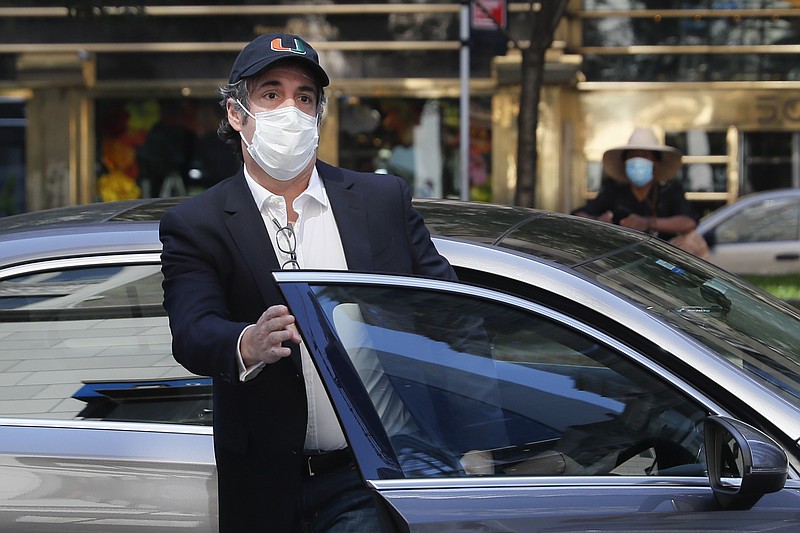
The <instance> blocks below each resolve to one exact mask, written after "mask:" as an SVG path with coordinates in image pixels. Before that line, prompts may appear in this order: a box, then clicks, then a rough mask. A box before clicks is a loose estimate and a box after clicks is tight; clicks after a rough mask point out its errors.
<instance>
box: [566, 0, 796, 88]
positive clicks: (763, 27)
mask: <svg viewBox="0 0 800 533" xmlns="http://www.w3.org/2000/svg"><path fill="white" fill-rule="evenodd" d="M650 4H651V5H650V6H646V9H642V4H641V2H634V1H632V0H631V1H627V0H619V1H616V2H608V1H605V0H585V1H584V2H583V9H584V10H585V11H586V12H588V13H591V14H592V16H590V17H586V18H584V20H583V21H582V29H583V31H582V40H583V42H582V46H583V47H585V48H586V52H585V55H584V61H583V73H584V75H585V76H586V79H587V80H589V81H612V80H613V81H643V80H646V81H664V82H676V81H691V82H701V81H771V80H797V79H800V68H798V66H797V62H796V61H794V60H793V55H792V54H786V53H783V52H781V51H778V50H777V49H776V52H775V53H769V52H767V53H753V52H752V51H751V50H742V51H741V52H739V53H735V48H731V47H744V48H747V47H749V46H753V45H775V46H779V45H796V44H797V43H798V42H800V30H798V28H800V19H799V18H798V17H797V16H793V15H787V14H779V15H776V14H773V13H771V12H770V8H785V7H786V6H785V4H786V3H785V2H780V1H778V0H753V1H746V0H745V1H742V0H736V1H710V0H709V1H700V2H697V1H694V2H688V1H685V0H676V1H671V2H669V1H668V2H659V3H658V5H656V4H655V3H652V2H651V3H650ZM670 10H673V12H672V13H670V12H669V11H670ZM680 10H683V12H680ZM718 10H724V12H722V11H718ZM734 10H746V11H742V14H741V15H739V14H733V15H732V14H730V12H731V11H734ZM615 11H619V12H620V14H616V13H615ZM631 12H634V13H635V14H634V16H631V15H630V13H631ZM687 13H688V14H687ZM630 46H634V47H635V46H643V47H644V46H646V47H650V48H651V51H649V52H648V53H641V54H639V53H635V52H634V53H631V52H629V51H623V50H622V49H624V48H626V47H630ZM691 47H711V48H710V49H706V50H698V49H692V48H691Z"/></svg>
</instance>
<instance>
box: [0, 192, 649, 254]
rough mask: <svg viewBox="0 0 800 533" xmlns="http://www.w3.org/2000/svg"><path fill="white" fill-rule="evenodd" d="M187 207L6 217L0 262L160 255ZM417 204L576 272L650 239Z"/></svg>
mask: <svg viewBox="0 0 800 533" xmlns="http://www.w3.org/2000/svg"><path fill="white" fill-rule="evenodd" d="M183 200H184V198H155V199H141V200H126V201H120V202H100V203H93V204H86V205H79V206H70V207H62V208H55V209H48V210H42V211H34V212H30V213H25V214H20V215H14V216H9V217H5V218H0V247H2V249H3V253H2V254H1V255H0V257H1V259H0V263H2V264H5V265H8V264H13V263H15V262H18V261H30V260H36V259H38V258H42V257H46V256H51V257H52V256H58V255H60V253H63V254H69V255H73V256H74V255H86V254H91V253H97V252H99V251H101V250H105V251H114V250H115V249H117V248H118V249H119V251H120V252H125V251H128V252H134V251H145V250H149V251H157V250H160V246H161V244H160V242H159V241H158V221H159V220H160V219H161V216H162V215H163V214H164V212H166V210H168V209H169V208H171V207H173V206H175V205H177V204H178V203H180V202H181V201H183ZM414 205H415V207H416V208H417V209H418V211H419V212H420V213H421V214H422V216H423V218H424V219H425V223H426V225H427V227H428V228H429V230H430V232H431V234H433V235H435V236H440V237H447V238H452V239H459V240H469V241H474V242H478V243H481V244H488V245H499V246H501V247H504V248H511V249H514V250H517V251H522V252H526V253H529V254H531V255H534V256H537V257H541V258H544V259H547V260H551V261H555V262H557V263H561V264H564V265H570V266H572V265H576V264H580V263H583V262H586V261H589V260H591V259H593V258H596V257H600V256H604V255H608V254H611V253H612V252H614V251H615V250H619V249H623V248H627V247H630V246H632V245H635V244H637V243H639V242H642V241H646V240H648V239H649V237H648V236H646V235H644V234H640V233H638V232H633V231H630V230H625V229H624V228H620V227H615V226H611V225H609V224H603V223H599V222H596V221H593V220H589V219H585V218H579V217H573V216H571V215H565V214H561V213H553V212H549V211H543V210H538V209H531V208H525V207H517V206H505V205H498V204H488V203H482V202H464V201H459V200H438V199H415V200H414ZM120 233H126V235H125V237H124V238H120Z"/></svg>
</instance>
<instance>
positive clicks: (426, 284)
mask: <svg viewBox="0 0 800 533" xmlns="http://www.w3.org/2000/svg"><path fill="white" fill-rule="evenodd" d="M274 275H275V277H276V279H277V280H278V282H279V284H280V285H281V288H282V290H283V291H284V294H285V295H286V296H287V300H288V301H289V303H290V307H291V306H295V307H297V306H302V307H305V308H306V309H305V310H304V311H303V312H305V311H307V310H308V309H307V308H308V304H309V301H308V299H307V298H308V295H309V294H310V293H311V292H312V291H311V289H310V286H311V285H317V284H340V283H353V284H359V285H362V284H367V285H375V286H392V285H395V286H404V287H413V288H419V289H425V290H435V291H443V292H449V293H457V294H463V295H467V296H469V297H476V298H488V299H491V300H498V299H499V300H500V301H502V302H503V303H504V304H506V305H511V306H513V307H516V308H519V309H522V310H524V311H525V312H533V313H535V314H537V315H540V316H542V317H544V318H547V319H549V320H555V321H556V322H558V323H560V324H562V325H563V326H565V327H568V328H570V329H573V330H576V331H581V332H585V333H590V335H591V336H592V337H593V338H594V339H596V340H597V341H599V342H601V343H602V344H603V345H604V346H607V347H609V348H611V349H612V350H614V351H616V352H618V353H621V354H623V355H624V356H625V357H626V358H628V359H630V360H631V361H633V362H635V363H636V364H638V365H639V366H640V367H642V368H643V369H645V370H646V371H648V372H650V373H651V374H653V375H654V376H655V377H656V378H657V379H659V380H666V381H667V382H668V383H670V384H671V386H673V387H674V388H678V389H680V390H681V391H682V392H681V394H684V395H686V396H687V397H688V398H691V399H692V400H694V401H695V402H696V403H697V404H699V405H700V406H702V408H703V409H705V410H706V411H707V412H709V413H713V414H726V413H725V410H724V409H722V408H721V407H720V406H718V405H716V403H715V402H713V401H712V400H710V399H709V398H708V397H706V396H705V395H703V394H702V393H701V392H700V391H697V390H696V389H694V388H693V387H691V386H690V385H689V384H688V383H686V382H685V381H684V380H683V379H681V378H680V377H678V376H677V375H674V374H673V373H671V372H670V371H668V370H667V369H665V368H663V367H662V366H661V365H659V364H657V363H655V362H654V361H652V360H650V359H649V358H647V357H646V356H645V355H643V354H641V353H639V352H637V351H635V350H634V349H633V348H631V347H630V346H628V345H627V344H625V343H623V342H621V341H620V340H618V339H615V338H613V337H610V336H609V335H606V334H605V333H603V332H601V331H598V330H596V329H595V328H593V327H590V326H588V325H587V324H584V323H582V322H581V321H579V320H577V319H575V318H572V317H569V316H566V315H563V314H561V313H560V312H557V311H555V310H552V309H549V308H546V307H543V306H541V305H539V304H536V303H534V302H530V301H527V300H523V299H521V298H518V297H515V296H511V295H508V294H503V293H498V292H496V291H493V290H491V289H485V288H480V287H475V286H469V285H464V284H460V283H454V282H446V281H439V280H423V279H421V278H408V277H401V276H386V275H367V274H353V273H316V272H302V273H286V272H278V273H274ZM301 302H302V303H301ZM316 306H317V302H315V301H314V300H313V298H312V303H311V307H316ZM302 314H303V313H299V315H296V316H298V326H299V327H300V329H301V333H302V334H303V335H307V336H308V338H307V339H306V340H307V341H309V342H310V343H311V344H312V345H314V346H316V347H317V348H318V349H317V350H312V352H314V354H315V360H316V363H317V364H318V365H319V367H320V371H321V374H323V377H324V378H325V379H326V382H327V383H338V384H340V385H341V383H343V382H346V386H348V387H353V384H354V383H358V384H359V385H360V382H359V380H358V377H354V376H352V373H353V372H354V371H353V370H352V368H350V369H349V370H348V368H349V365H350V363H349V359H348V356H347V355H346V352H345V350H344V348H343V346H342V345H341V342H339V339H338V338H335V340H336V342H329V341H330V340H331V336H332V335H334V333H333V331H332V330H331V325H330V324H327V323H326V324H324V325H322V324H320V323H321V322H327V321H326V320H320V319H321V318H322V316H323V310H322V309H319V308H316V309H314V311H313V313H311V314H308V315H306V316H305V317H302V316H301V315H302ZM312 317H313V318H312ZM309 322H310V323H312V324H313V323H314V322H317V323H316V324H313V325H312V326H311V329H312V331H303V329H304V328H308V327H309ZM323 339H325V342H322V341H323ZM323 347H324V349H322V348H323ZM334 369H335V371H334ZM348 373H349V374H351V375H349V376H348ZM334 389H336V387H334ZM354 390H355V389H354ZM349 394H350V397H347V396H346V395H344V394H342V391H341V390H334V391H333V392H332V393H331V396H332V399H333V400H334V404H335V405H336V406H337V409H339V410H340V411H341V412H347V411H349V412H355V413H358V414H357V416H356V417H355V420H354V419H349V418H348V417H343V419H342V422H343V424H344V425H345V426H349V427H347V428H346V431H347V433H348V435H351V434H352V435H355V436H356V437H357V438H356V439H355V440H356V441H358V442H352V441H351V444H352V445H354V447H359V446H362V445H365V442H364V440H363V439H364V438H365V437H367V440H371V442H369V443H366V447H364V448H362V450H363V451H365V452H366V453H364V454H359V457H362V456H365V455H366V456H372V457H373V458H374V457H381V459H380V460H372V462H371V463H370V464H367V465H362V471H363V472H364V475H365V477H366V478H367V479H368V480H369V479H372V480H378V479H381V478H384V479H386V478H392V477H401V476H402V472H401V469H400V467H399V465H398V464H397V463H396V461H394V460H393V459H392V460H387V459H386V457H387V456H392V455H393V452H392V448H391V446H390V445H389V444H388V437H387V436H386V434H385V432H384V431H383V426H381V425H380V422H379V421H378V420H377V414H376V413H375V411H374V408H373V406H372V404H371V403H370V401H369V397H368V396H367V393H366V390H364V389H363V386H361V388H360V394H355V395H354V394H353V390H350V391H349ZM354 396H360V397H355V398H354ZM354 403H355V404H361V405H360V406H358V405H354ZM366 406H369V407H368V408H367V407H366ZM364 413H368V414H366V415H364ZM362 415H364V416H365V418H362V419H359V417H360V416H362ZM364 428H367V431H365V429H364ZM370 433H371V434H372V436H371V437H369V434H370ZM661 479H663V477H662V478H661Z"/></svg>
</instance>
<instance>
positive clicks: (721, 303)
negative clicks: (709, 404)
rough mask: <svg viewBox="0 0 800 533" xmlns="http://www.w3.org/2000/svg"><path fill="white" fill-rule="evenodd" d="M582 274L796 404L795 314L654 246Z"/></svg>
mask: <svg viewBox="0 0 800 533" xmlns="http://www.w3.org/2000/svg"><path fill="white" fill-rule="evenodd" d="M581 270H582V271H583V272H584V273H587V274H589V275H591V276H593V277H594V278H595V279H596V280H597V281H598V282H600V283H602V284H603V285H606V286H608V287H610V288H611V289H613V290H616V291H617V292H620V293H622V294H624V295H626V296H627V297H629V298H631V299H632V300H634V301H636V302H638V303H640V304H641V305H642V306H644V307H647V308H648V309H649V310H650V311H651V312H652V313H655V314H657V315H660V316H661V317H662V318H663V319H664V320H666V321H668V322H670V323H672V324H674V325H675V326H676V327H677V328H679V329H681V330H683V331H684V332H685V333H687V334H689V335H691V336H692V337H694V338H695V339H697V340H698V341H700V342H701V343H703V344H706V345H707V346H709V347H710V348H711V349H712V350H713V351H715V352H717V353H720V354H723V355H724V356H725V357H726V358H727V360H728V361H729V362H730V363H731V364H734V365H736V366H737V367H738V368H740V369H743V370H746V371H748V372H749V373H750V376H751V377H753V378H754V379H756V380H758V381H760V382H761V383H763V384H764V385H766V386H768V387H770V388H773V389H774V390H776V391H778V392H779V393H780V394H783V395H788V396H791V401H794V402H796V401H797V399H799V398H800V314H798V313H797V311H793V310H792V309H790V308H786V309H785V308H781V309H778V308H777V307H776V304H775V303H773V299H771V298H769V297H768V296H765V295H764V294H763V293H761V292H759V291H758V290H757V289H755V288H753V287H751V286H750V285H746V284H745V283H744V282H743V281H742V280H741V279H739V278H738V277H736V276H734V275H732V274H728V273H726V272H724V271H722V270H719V269H717V268H714V267H712V266H711V265H708V264H707V263H705V262H702V261H699V260H697V259H695V258H694V257H692V256H689V255H688V254H685V253H682V252H680V251H679V250H676V249H674V248H673V247H671V246H669V245H666V244H663V243H659V242H657V241H654V242H652V243H650V244H649V245H648V246H638V247H634V248H632V249H629V250H625V251H623V252H620V253H618V254H616V255H613V256H610V257H603V258H599V259H597V260H595V261H592V262H589V263H586V264H585V265H583V266H582V267H581ZM770 354H774V356H770Z"/></svg>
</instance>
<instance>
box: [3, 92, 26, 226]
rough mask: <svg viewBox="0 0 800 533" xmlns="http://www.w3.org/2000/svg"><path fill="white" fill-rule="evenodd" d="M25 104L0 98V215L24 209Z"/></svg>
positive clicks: (13, 213)
mask: <svg viewBox="0 0 800 533" xmlns="http://www.w3.org/2000/svg"><path fill="white" fill-rule="evenodd" d="M25 122H26V121H25V104H24V102H21V101H18V100H2V99H0V216H6V215H15V214H17V213H23V212H24V211H25Z"/></svg>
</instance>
